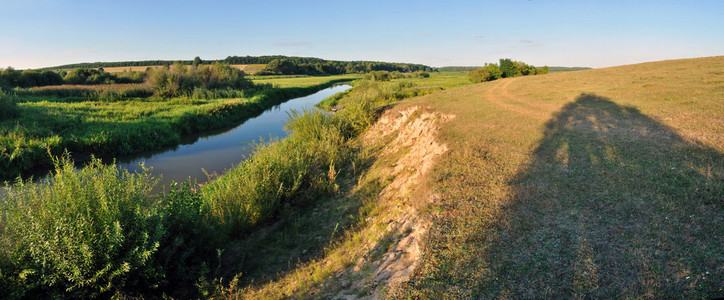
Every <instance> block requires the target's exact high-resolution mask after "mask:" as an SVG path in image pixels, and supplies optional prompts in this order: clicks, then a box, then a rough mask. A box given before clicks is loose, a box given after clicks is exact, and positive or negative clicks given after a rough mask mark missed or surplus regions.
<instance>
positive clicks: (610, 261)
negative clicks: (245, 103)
mask: <svg viewBox="0 0 724 300" xmlns="http://www.w3.org/2000/svg"><path fill="white" fill-rule="evenodd" d="M411 102H412V103H408V104H409V105H424V106H430V107H432V108H433V109H435V110H437V111H439V112H441V113H445V114H454V115H456V118H454V119H453V120H452V121H450V122H449V123H446V124H445V125H444V126H442V131H441V135H440V140H441V142H443V143H445V144H447V145H448V147H449V149H450V150H449V151H448V152H447V153H446V154H445V155H444V156H443V157H442V159H441V160H440V161H439V162H438V163H437V165H436V167H435V169H434V171H433V174H432V175H431V176H432V180H433V182H436V184H435V192H436V193H437V194H439V196H440V199H441V200H440V201H439V202H438V203H436V204H434V205H435V206H436V207H437V208H436V209H432V210H430V211H435V212H437V213H435V214H434V215H431V216H429V217H430V218H431V219H432V220H433V222H434V225H433V226H432V229H431V232H430V236H429V238H428V240H427V242H426V246H425V249H424V253H423V257H422V261H421V262H420V265H419V267H418V268H417V270H416V271H415V274H414V275H413V278H412V280H411V282H409V283H408V284H406V285H403V286H401V287H400V288H399V289H396V290H394V291H393V292H392V294H391V295H392V296H405V297H410V296H411V297H413V298H418V297H419V298H431V299H444V298H484V299H490V298H513V299H518V298H570V297H576V298H629V297H634V298H681V297H684V298H717V297H722V296H724V292H723V291H722V288H723V287H724V247H723V246H722V245H724V207H723V205H724V57H711V58H700V59H687V60H675V61H662V62H653V63H645V64H638V65H629V66H621V67H615V68H606V69H597V70H586V71H578V72H567V73H557V74H548V75H541V76H531V77H520V78H510V79H502V80H497V81H493V82H488V83H482V84H477V85H471V86H466V87H461V88H456V89H450V90H446V91H442V92H439V93H434V94H431V95H427V96H424V97H419V98H416V99H414V100H411ZM406 105H407V104H406Z"/></svg>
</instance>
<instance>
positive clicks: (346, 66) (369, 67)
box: [45, 55, 435, 75]
mask: <svg viewBox="0 0 724 300" xmlns="http://www.w3.org/2000/svg"><path fill="white" fill-rule="evenodd" d="M176 62H179V63H181V64H182V65H199V64H213V63H216V62H221V63H224V64H229V65H250V64H266V65H267V67H266V68H265V69H264V70H263V71H262V72H261V74H260V75H263V74H269V75H337V74H350V73H367V72H370V71H388V72H394V71H397V72H403V73H407V72H416V71H425V72H433V71H435V70H434V69H433V68H432V67H430V66H426V65H421V64H408V63H388V62H376V61H337V60H325V59H321V58H315V57H293V56H282V55H269V56H229V57H227V58H225V59H222V60H205V61H202V60H201V59H200V58H198V57H196V58H195V59H194V60H181V61H170V60H146V61H125V62H95V63H78V64H69V65H62V66H57V67H51V68H45V69H54V70H55V69H72V68H110V67H131V66H163V65H166V66H170V65H171V64H174V63H176Z"/></svg>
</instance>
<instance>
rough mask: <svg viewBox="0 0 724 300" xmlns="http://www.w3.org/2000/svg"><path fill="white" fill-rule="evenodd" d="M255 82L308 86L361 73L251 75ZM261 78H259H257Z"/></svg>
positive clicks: (284, 85)
mask: <svg viewBox="0 0 724 300" xmlns="http://www.w3.org/2000/svg"><path fill="white" fill-rule="evenodd" d="M249 78H250V79H251V80H252V81H253V82H254V83H255V84H271V85H274V86H278V87H306V86H312V85H317V84H320V83H322V82H326V81H329V80H336V79H349V80H354V79H359V78H362V75H360V74H346V75H334V76H258V77H256V76H251V77H249ZM257 78H259V79H257Z"/></svg>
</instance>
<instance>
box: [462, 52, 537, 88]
mask: <svg viewBox="0 0 724 300" xmlns="http://www.w3.org/2000/svg"><path fill="white" fill-rule="evenodd" d="M547 73H548V67H547V66H544V67H540V68H538V67H535V66H532V65H528V64H526V63H523V62H520V61H514V60H512V59H509V58H501V59H500V65H498V64H494V63H493V64H485V66H483V67H482V68H479V69H477V70H474V71H470V72H469V73H468V77H469V78H470V81H472V82H474V83H479V82H486V81H492V80H496V79H499V78H506V77H517V76H528V75H539V74H547Z"/></svg>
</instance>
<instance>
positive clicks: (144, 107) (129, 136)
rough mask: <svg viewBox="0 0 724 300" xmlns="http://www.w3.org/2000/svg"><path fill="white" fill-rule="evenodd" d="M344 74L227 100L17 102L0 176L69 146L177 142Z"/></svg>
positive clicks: (0, 148) (129, 148)
mask: <svg viewBox="0 0 724 300" xmlns="http://www.w3.org/2000/svg"><path fill="white" fill-rule="evenodd" d="M349 80H351V78H336V77H328V79H327V80H326V81H324V82H322V83H319V84H316V85H311V86H290V87H270V86H265V87H263V88H258V89H254V90H248V91H244V97H242V98H234V99H211V100H194V99H187V98H174V99H156V98H136V99H128V100H123V101H117V102H99V101H81V102H74V101H65V99H64V98H58V97H47V98H46V99H44V100H38V99H32V101H25V100H24V99H22V98H21V99H19V100H18V105H17V107H18V109H17V116H16V117H14V118H9V119H4V120H2V121H0V180H12V179H14V178H16V177H17V176H19V175H23V174H26V175H27V174H29V173H31V172H32V171H33V170H37V169H38V168H47V167H49V166H51V165H52V159H51V157H52V156H59V155H61V154H62V153H63V152H64V151H66V150H67V151H69V152H70V153H71V154H72V155H73V156H77V157H83V156H89V155H90V154H93V155H95V156H96V157H115V156H119V155H128V154H131V153H138V152H142V151H148V150H154V149H160V148H163V147H169V146H174V145H178V144H180V143H181V141H182V139H183V137H184V136H186V135H189V134H196V133H200V132H204V131H208V130H213V129H217V128H222V127H225V126H228V125H229V124H233V123H236V122H239V121H241V120H244V119H247V118H249V117H251V116H255V115H258V114H259V113H261V112H262V111H264V110H265V109H267V108H269V107H272V106H274V105H277V104H279V103H281V102H283V101H285V100H288V99H290V98H294V97H299V96H303V95H308V94H312V93H314V92H317V91H319V90H322V89H325V88H328V87H330V86H332V85H334V84H337V83H340V82H346V81H349Z"/></svg>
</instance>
